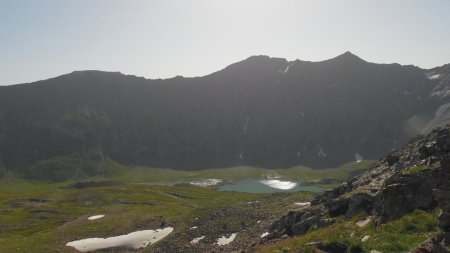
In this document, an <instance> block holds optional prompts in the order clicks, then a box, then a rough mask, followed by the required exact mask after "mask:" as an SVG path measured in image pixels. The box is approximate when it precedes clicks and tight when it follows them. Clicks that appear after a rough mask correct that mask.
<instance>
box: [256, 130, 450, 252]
mask: <svg viewBox="0 0 450 253" xmlns="http://www.w3.org/2000/svg"><path fill="white" fill-rule="evenodd" d="M436 208H440V209H441V210H442V211H441V214H440V216H439V228H440V234H439V236H437V238H430V239H429V240H427V241H425V242H423V243H422V244H421V245H418V246H417V249H415V250H413V251H412V252H417V253H419V252H423V253H425V252H448V249H447V247H448V246H449V244H450V125H448V126H447V127H445V128H439V129H436V130H434V131H432V132H431V133H430V134H429V135H427V136H424V137H421V138H417V139H415V140H412V141H411V142H410V143H409V144H407V145H406V146H404V147H403V148H401V149H399V150H396V151H394V152H392V153H390V154H389V155H387V156H386V157H385V158H384V159H381V160H379V161H378V162H377V163H376V164H375V165H374V166H373V167H372V168H371V169H369V170H367V171H366V172H364V173H362V174H360V175H358V176H356V177H354V178H352V179H351V180H349V181H348V182H344V183H343V184H342V185H341V186H339V187H337V188H335V189H333V190H330V191H327V192H325V193H324V194H322V195H320V196H317V197H316V198H315V199H314V200H313V201H312V202H311V206H309V207H305V208H303V209H301V210H296V211H290V212H289V213H288V214H286V215H284V216H283V217H281V218H280V219H279V220H278V221H276V222H274V223H273V224H272V225H271V227H270V234H269V235H268V236H267V237H266V239H265V241H266V242H265V243H269V242H273V241H275V240H279V238H281V237H286V235H287V236H297V235H302V234H305V233H307V232H308V231H309V230H310V229H315V228H320V227H327V226H329V225H332V224H334V223H335V222H336V218H337V217H342V216H344V217H345V218H346V219H350V218H352V217H355V216H356V215H360V214H361V213H365V214H366V215H367V217H369V218H368V219H370V220H372V221H373V222H374V223H375V225H376V226H380V225H381V224H385V223H386V222H389V221H392V220H396V219H399V218H400V217H402V216H404V215H407V214H409V213H412V212H413V211H414V210H416V209H420V210H426V211H432V210H434V209H436ZM314 243H316V244H317V250H316V252H350V251H348V250H347V249H346V247H345V245H325V244H323V243H320V242H314ZM352 252H353V251H352ZM361 252H362V251H361Z"/></svg>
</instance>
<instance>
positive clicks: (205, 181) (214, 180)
mask: <svg viewBox="0 0 450 253" xmlns="http://www.w3.org/2000/svg"><path fill="white" fill-rule="evenodd" d="M221 182H222V179H217V178H208V179H203V180H199V181H192V182H190V184H191V185H196V186H203V187H205V186H213V185H217V184H218V183H221Z"/></svg>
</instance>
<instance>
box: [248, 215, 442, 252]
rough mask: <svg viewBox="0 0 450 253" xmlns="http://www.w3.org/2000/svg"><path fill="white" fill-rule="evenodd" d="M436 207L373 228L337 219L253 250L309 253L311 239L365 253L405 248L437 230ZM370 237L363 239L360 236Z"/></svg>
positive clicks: (434, 233) (358, 218)
mask: <svg viewBox="0 0 450 253" xmlns="http://www.w3.org/2000/svg"><path fill="white" fill-rule="evenodd" d="M439 212H440V210H438V209H437V210H434V211H433V212H425V211H421V210H416V211H414V212H413V213H410V214H408V215H405V216H403V217H402V218H400V219H398V220H395V221H392V222H389V223H387V224H384V225H381V226H380V227H378V228H376V227H375V226H374V224H373V223H372V222H371V223H369V224H368V225H366V226H365V227H362V228H361V227H358V226H357V225H356V222H357V221H358V220H360V219H361V217H360V216H358V217H355V218H354V219H352V220H339V219H338V222H337V223H336V224H334V225H332V226H329V227H326V228H321V229H317V230H314V231H311V232H309V233H307V234H305V235H301V236H297V237H293V238H289V239H285V240H281V241H278V242H276V243H275V244H273V245H261V246H260V247H259V248H257V249H256V252H273V251H274V250H280V249H282V248H284V247H289V248H291V249H293V250H294V251H298V250H301V252H313V250H314V248H315V246H313V245H308V243H311V242H324V243H330V242H345V243H347V244H349V245H350V247H355V248H356V247H361V248H362V249H364V250H365V251H367V252H370V250H378V251H381V252H384V253H397V252H405V251H409V250H411V249H412V248H414V247H416V246H417V245H418V244H419V243H421V242H422V241H424V240H425V239H427V238H429V237H432V236H435V235H436V234H437V233H438V216H439ZM364 236H370V237H369V239H368V240H367V241H365V242H362V241H361V239H362V238H363V237H364Z"/></svg>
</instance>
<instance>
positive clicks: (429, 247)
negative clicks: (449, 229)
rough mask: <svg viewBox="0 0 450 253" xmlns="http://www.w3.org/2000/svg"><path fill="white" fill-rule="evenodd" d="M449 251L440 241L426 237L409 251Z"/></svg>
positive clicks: (416, 252)
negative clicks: (426, 238)
mask: <svg viewBox="0 0 450 253" xmlns="http://www.w3.org/2000/svg"><path fill="white" fill-rule="evenodd" d="M448 252H449V251H448V250H447V248H446V247H445V245H443V244H442V243H441V242H438V241H437V240H435V239H428V240H426V241H424V242H423V243H421V244H420V245H419V246H418V247H417V248H415V249H414V250H412V251H411V253H448Z"/></svg>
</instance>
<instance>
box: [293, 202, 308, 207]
mask: <svg viewBox="0 0 450 253" xmlns="http://www.w3.org/2000/svg"><path fill="white" fill-rule="evenodd" d="M294 205H296V206H300V207H304V206H309V205H311V202H295V203H294Z"/></svg>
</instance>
